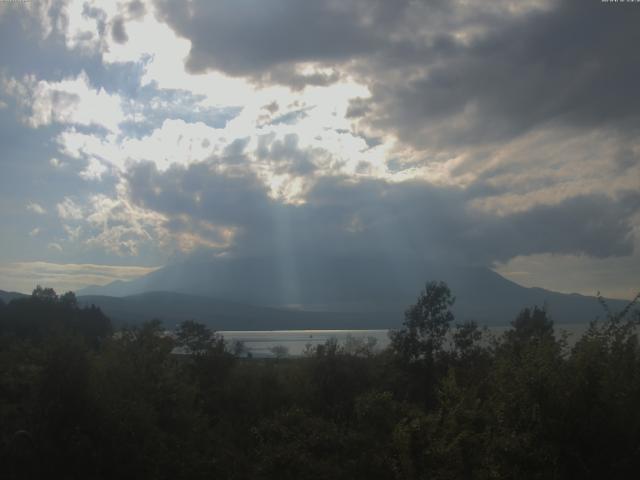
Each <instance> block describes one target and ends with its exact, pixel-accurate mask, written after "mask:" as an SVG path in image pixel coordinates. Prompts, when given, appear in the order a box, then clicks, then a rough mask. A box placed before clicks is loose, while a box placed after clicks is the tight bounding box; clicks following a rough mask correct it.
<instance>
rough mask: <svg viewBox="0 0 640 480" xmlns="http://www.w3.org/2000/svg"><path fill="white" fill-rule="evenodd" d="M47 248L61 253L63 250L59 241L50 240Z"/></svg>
mask: <svg viewBox="0 0 640 480" xmlns="http://www.w3.org/2000/svg"><path fill="white" fill-rule="evenodd" d="M47 248H48V249H49V250H52V251H54V252H58V253H61V252H62V251H63V248H62V245H60V244H59V243H56V242H50V243H48V244H47Z"/></svg>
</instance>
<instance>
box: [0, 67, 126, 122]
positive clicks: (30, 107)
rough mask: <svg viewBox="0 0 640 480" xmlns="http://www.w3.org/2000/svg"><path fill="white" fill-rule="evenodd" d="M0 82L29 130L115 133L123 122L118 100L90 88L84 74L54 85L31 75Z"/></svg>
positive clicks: (120, 104) (101, 91)
mask: <svg viewBox="0 0 640 480" xmlns="http://www.w3.org/2000/svg"><path fill="white" fill-rule="evenodd" d="M1 80H2V87H3V89H4V91H5V92H7V93H8V94H10V95H12V96H13V97H15V98H16V100H17V101H18V104H19V105H20V107H21V111H22V120H23V121H24V122H25V123H26V124H27V125H29V126H30V127H32V128H37V127H40V126H43V125H49V124H52V123H61V124H72V125H83V126H99V127H104V128H106V129H107V130H109V131H111V132H117V131H118V125H119V124H120V123H121V122H123V121H124V120H125V119H126V116H125V114H124V112H123V111H122V101H121V98H120V96H119V95H117V94H111V93H107V92H106V91H105V90H104V89H103V88H100V89H96V88H94V87H92V86H91V84H90V81H89V77H88V76H87V74H86V73H85V72H84V71H82V72H81V73H80V74H79V75H78V76H76V77H69V78H65V79H63V80H60V81H58V82H49V81H46V80H38V79H37V78H36V77H35V75H25V76H24V77H22V79H17V78H13V77H10V78H4V77H3V78H2V79H1Z"/></svg>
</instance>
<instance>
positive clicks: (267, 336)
mask: <svg viewBox="0 0 640 480" xmlns="http://www.w3.org/2000/svg"><path fill="white" fill-rule="evenodd" d="M588 327H589V325H588V324H559V325H556V327H555V330H556V333H559V332H561V331H566V332H568V333H569V343H570V344H571V343H573V342H575V341H576V340H578V339H579V338H580V336H581V335H582V333H584V332H585V330H586V329H587V328H588ZM508 328H509V327H489V332H490V333H491V334H492V335H501V334H502V333H503V332H504V331H505V330H507V329H508ZM218 333H220V334H221V335H223V336H224V338H225V340H227V341H228V342H234V341H241V342H243V343H244V345H245V347H246V349H247V351H249V352H251V354H252V355H253V356H254V357H272V356H274V355H273V352H272V349H273V348H274V347H277V346H282V347H285V348H286V349H287V352H288V354H289V355H291V356H299V355H302V352H303V351H304V350H305V348H306V346H307V345H311V346H315V345H319V344H323V343H325V342H326V341H327V340H329V339H330V338H335V339H336V340H337V341H338V343H339V344H341V345H342V344H344V342H345V341H346V339H347V337H349V336H351V337H353V338H357V339H366V338H369V337H370V338H375V339H376V348H377V349H383V348H385V347H387V346H388V345H389V335H388V333H389V330H269V331H220V332H218Z"/></svg>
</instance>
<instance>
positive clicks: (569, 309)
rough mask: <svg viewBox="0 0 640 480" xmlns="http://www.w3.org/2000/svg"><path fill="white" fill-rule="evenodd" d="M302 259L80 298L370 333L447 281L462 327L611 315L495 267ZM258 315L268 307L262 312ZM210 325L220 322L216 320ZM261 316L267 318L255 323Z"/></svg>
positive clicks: (176, 271)
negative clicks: (540, 310) (524, 314)
mask: <svg viewBox="0 0 640 480" xmlns="http://www.w3.org/2000/svg"><path fill="white" fill-rule="evenodd" d="M296 260H297V261H296V262H295V264H291V263H289V264H286V265H284V264H283V263H282V262H276V261H273V260H272V261H268V260H264V259H218V260H209V261H201V262H185V263H181V264H175V265H170V266H167V267H165V268H162V269H160V270H157V271H154V272H152V273H150V274H148V275H145V276H144V277H141V278H139V279H136V280H133V281H129V282H114V283H112V284H109V285H106V286H104V287H92V288H89V289H84V290H81V291H79V292H78V294H79V295H88V294H91V295H106V296H110V297H118V296H120V297H127V301H126V302H123V303H122V304H120V306H118V305H119V304H118V303H117V300H116V299H111V300H108V302H110V307H109V308H107V307H106V306H104V310H105V311H106V312H107V313H108V314H109V313H110V311H109V310H110V309H111V310H112V311H117V312H118V315H120V316H122V317H125V316H127V314H125V307H126V309H131V308H133V306H134V305H135V309H134V310H135V311H136V312H138V313H140V314H142V313H144V314H145V315H146V314H147V313H146V312H149V311H151V310H153V311H155V312H157V313H158V314H160V313H162V312H165V313H166V314H167V315H168V312H169V310H164V309H163V308H168V309H171V310H170V311H171V312H172V315H174V314H175V315H177V314H180V315H183V316H189V315H191V316H192V317H194V318H204V317H205V316H206V315H205V314H206V312H207V311H210V312H217V313H216V315H218V318H220V319H225V320H224V322H223V321H222V320H220V322H222V323H224V324H225V325H231V324H233V322H231V320H232V319H236V320H237V319H242V318H243V319H244V320H243V321H242V322H240V323H242V324H243V325H245V324H246V325H258V324H259V325H260V329H267V330H269V329H277V328H284V327H282V326H283V325H289V324H290V323H291V322H293V323H294V324H296V325H297V324H298V323H299V324H300V325H304V326H301V327H300V328H354V327H353V325H356V324H357V325H362V328H388V327H394V326H398V325H399V324H400V323H401V321H402V318H403V312H404V310H405V309H406V308H407V306H409V305H411V304H412V303H414V302H415V300H416V297H417V296H418V293H419V292H420V290H421V289H422V288H423V287H424V284H425V282H426V281H429V280H443V281H446V282H447V283H448V284H449V286H450V287H451V289H452V291H453V293H454V295H455V296H456V304H455V307H454V312H455V313H456V320H458V321H464V320H476V321H477V322H478V323H480V324H487V325H507V324H508V323H509V322H510V321H511V320H513V319H514V318H515V316H516V315H517V314H518V312H519V311H520V310H521V309H522V308H524V307H530V306H533V305H538V306H546V307H547V309H548V310H549V312H550V314H551V316H552V318H553V319H554V320H555V321H556V322H558V323H586V322H589V321H591V320H594V319H595V318H596V317H598V316H602V315H603V311H602V308H601V306H600V305H599V303H598V301H597V299H596V298H595V297H589V296H584V295H578V294H562V293H557V292H552V291H549V290H544V289H541V288H525V287H523V286H521V285H518V284H516V283H514V282H512V281H510V280H507V279H506V278H504V277H502V276H500V275H499V274H497V273H495V272H494V271H492V270H491V269H488V268H485V267H460V266H451V265H442V264H435V263H433V262H431V263H430V262H416V261H414V260H412V259H406V260H398V259H394V260H393V261H391V260H384V259H380V258H372V257H368V258H365V257H361V258H352V257H345V258H335V257H332V258H320V259H318V257H313V256H308V257H304V256H301V257H299V258H298V259H296ZM285 266H286V268H285ZM160 291H162V292H173V294H182V295H183V296H175V297H170V298H173V299H174V300H175V301H176V302H177V304H176V305H173V304H172V301H170V300H167V301H165V300H163V298H164V297H163V295H164V296H166V295H167V294H158V293H154V294H153V295H152V296H151V297H149V296H144V295H141V296H140V294H145V293H149V292H160ZM150 295H151V294H150ZM184 295H187V296H184ZM92 298H94V297H92ZM168 298H169V297H168ZM103 301H105V302H106V301H107V300H103ZM153 302H161V303H160V304H161V305H163V306H164V307H163V308H160V304H156V305H152V303H153ZM190 302H192V304H190ZM208 302H214V303H208ZM97 304H98V305H100V306H101V307H103V305H101V304H99V303H97ZM146 304H148V305H146ZM249 305H254V306H252V307H250V306H249ZM256 305H259V306H260V307H257V306H256ZM291 305H296V306H298V308H299V309H300V310H303V312H301V311H297V312H293V311H292V310H291V309H289V308H288V307H289V306H291ZM609 305H610V308H611V309H613V310H620V309H622V308H624V306H625V305H626V302H624V301H621V300H609ZM264 306H269V307H271V308H266V307H264ZM149 309H151V310H149ZM255 309H261V310H259V312H260V313H259V314H258V310H255ZM127 311H130V310H127ZM231 312H236V313H233V315H232V314H231ZM331 312H339V313H331ZM129 318H131V319H133V316H129ZM176 318H177V317H176ZM207 318H213V313H212V314H211V315H210V316H209V317H207ZM254 318H256V319H257V318H261V319H262V320H260V321H258V320H255V321H254V320H248V319H254ZM237 321H238V322H239V320H237ZM230 322H231V323H230ZM296 322H298V323H296ZM224 328H228V327H224ZM233 328H237V329H243V328H245V327H233ZM247 328H258V327H253V326H251V327H247ZM287 328H288V327H287Z"/></svg>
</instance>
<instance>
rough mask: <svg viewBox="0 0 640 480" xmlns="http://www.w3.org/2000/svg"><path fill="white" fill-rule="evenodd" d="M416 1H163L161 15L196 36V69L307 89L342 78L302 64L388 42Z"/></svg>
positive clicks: (343, 57) (190, 62)
mask: <svg viewBox="0 0 640 480" xmlns="http://www.w3.org/2000/svg"><path fill="white" fill-rule="evenodd" d="M407 3H408V2H406V1H404V0H403V1H399V2H386V1H382V0H375V1H361V0H347V1H341V2H333V1H328V2H317V1H313V2H300V1H297V0H276V1H272V2H262V1H259V0H224V1H219V2H208V1H195V2H191V3H190V4H189V5H188V6H186V5H184V4H181V3H177V2H167V1H162V0H159V1H157V2H156V4H157V6H158V7H159V12H160V16H161V18H162V19H163V20H164V21H166V22H167V23H168V24H169V25H170V26H171V27H173V28H174V29H175V30H176V32H177V33H178V34H180V35H182V36H183V37H185V38H188V39H190V40H191V42H192V46H191V51H190V53H189V57H188V59H187V63H186V66H187V69H188V70H190V71H191V72H203V71H207V70H221V71H224V72H226V73H228V74H230V75H234V76H250V77H255V78H263V77H264V78H268V79H271V80H272V81H276V82H279V83H284V84H291V85H293V86H297V87H300V86H301V85H304V84H309V83H310V84H315V85H321V84H326V83H328V82H330V81H334V80H335V79H336V78H337V77H334V76H332V75H326V74H312V75H310V76H308V77H307V78H305V76H300V75H299V74H297V73H295V72H294V71H293V70H292V69H291V68H290V67H291V66H292V65H294V64H295V63H297V62H331V63H333V62H341V61H347V60H350V59H351V58H352V57H354V56H359V55H363V54H366V53H371V52H373V51H375V50H376V49H377V48H380V47H381V46H382V45H383V42H384V34H385V32H386V26H387V25H388V24H393V22H394V21H395V20H396V18H397V17H398V15H399V13H400V12H402V10H403V8H404V6H405V5H406V4H407Z"/></svg>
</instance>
